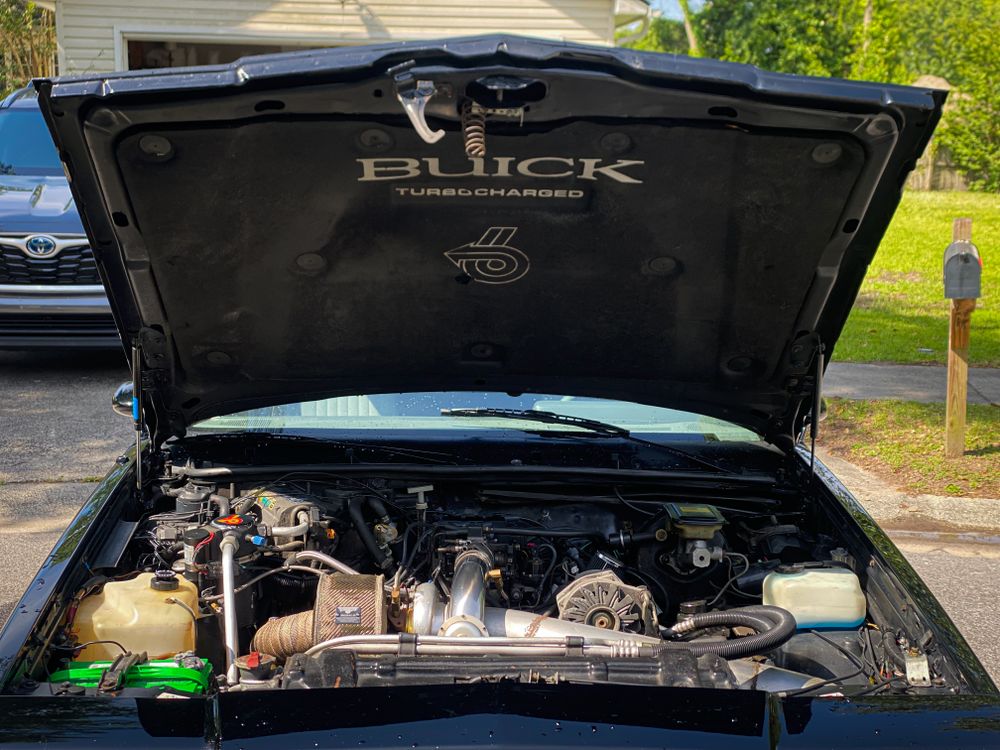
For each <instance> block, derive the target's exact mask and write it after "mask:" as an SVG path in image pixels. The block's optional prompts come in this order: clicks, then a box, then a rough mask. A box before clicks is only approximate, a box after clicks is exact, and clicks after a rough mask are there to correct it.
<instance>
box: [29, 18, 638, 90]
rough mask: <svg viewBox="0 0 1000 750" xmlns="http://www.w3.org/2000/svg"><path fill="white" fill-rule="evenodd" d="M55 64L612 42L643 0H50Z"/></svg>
mask: <svg viewBox="0 0 1000 750" xmlns="http://www.w3.org/2000/svg"><path fill="white" fill-rule="evenodd" d="M39 5H42V6H44V7H47V8H50V9H51V10H53V11H54V12H55V20H56V36H57V41H58V69H59V73H60V74H69V73H94V72H105V71H116V70H137V69H142V68H165V67H179V66H184V65H211V64H218V63H227V62H232V61H233V60H236V59H238V58H240V57H243V56H246V55H254V54H263V53H268V52H282V51H289V50H296V49H303V48H309V47H335V46H341V45H348V44H366V43H372V42H387V41H409V40H419V39H431V38H436V37H444V36H465V35H470V34H485V33H490V32H505V33H511V34H523V35H527V36H537V37H545V38H549V39H559V40H563V41H572V42H585V43H590V44H601V45H612V44H614V43H615V32H616V30H618V29H622V28H626V27H627V28H629V30H630V31H635V33H641V32H642V31H644V30H645V25H646V24H647V23H648V20H649V16H650V7H649V4H648V2H647V0H479V1H478V2H477V1H476V0H48V2H40V3H39Z"/></svg>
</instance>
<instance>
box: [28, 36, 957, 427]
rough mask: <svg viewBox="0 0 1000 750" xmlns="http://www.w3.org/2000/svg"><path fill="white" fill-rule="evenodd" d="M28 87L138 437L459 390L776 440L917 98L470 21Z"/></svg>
mask: <svg viewBox="0 0 1000 750" xmlns="http://www.w3.org/2000/svg"><path fill="white" fill-rule="evenodd" d="M36 86H37V88H38V90H39V93H40V98H41V106H42V109H43V111H44V113H45V115H46V118H47V120H48V122H49V124H50V127H51V129H52V131H53V134H54V137H55V139H56V141H57V145H58V146H59V148H60V150H61V152H62V154H63V156H64V159H65V160H66V162H67V167H68V170H69V173H70V174H71V176H72V186H73V190H74V194H75V196H76V198H77V202H78V205H79V206H80V207H81V212H82V213H83V215H84V221H85V224H86V225H87V230H88V233H89V234H90V237H91V240H92V242H93V247H94V253H95V256H96V257H97V260H98V263H99V265H100V268H101V270H102V273H103V274H104V279H105V283H106V285H107V287H108V291H109V295H110V297H111V300H112V305H113V308H114V311H115V315H116V317H117V320H118V324H119V327H120V329H121V334H122V337H123V340H125V341H126V342H132V343H135V344H138V345H139V347H140V348H141V362H142V370H143V374H142V378H143V383H144V385H145V397H144V412H145V416H146V420H147V422H149V423H150V426H151V428H152V429H153V434H154V436H155V437H157V438H161V439H162V438H164V437H167V436H169V435H171V434H178V433H181V432H183V430H184V428H185V427H186V425H188V424H190V423H192V422H193V421H197V420H199V419H203V418H205V417H208V416H211V415H215V414H220V413H226V412H233V411H236V410H240V409H246V408H252V407H258V406H264V405H267V404H273V403H280V402H289V401H298V400H306V399H313V398H320V397H325V396H333V395H342V394H356V393H378V392H396V391H417V390H422V391H426V390H470V389H471V390H492V391H504V392H543V393H566V394H573V395H581V396H582V395H589V396H599V397H609V398H621V399H628V400H632V401H639V402H645V403H649V404H657V405H667V406H674V407H680V408H686V409H689V410H692V411H698V412H703V413H707V414H712V415H715V416H719V417H722V418H725V419H729V420H731V421H733V422H737V423H740V424H742V425H745V426H748V427H751V428H753V429H755V430H757V431H758V432H760V433H762V434H764V435H766V436H769V437H771V438H772V439H778V438H784V439H787V438H788V437H789V436H791V435H793V434H795V432H796V431H797V430H798V429H799V427H800V426H801V423H802V419H803V415H804V414H805V412H806V411H807V410H808V408H807V406H805V404H807V403H808V400H809V398H810V394H811V391H812V388H813V381H814V378H813V375H814V373H815V366H814V362H815V361H817V360H816V359H815V357H816V352H817V350H818V346H820V345H824V346H825V347H826V352H827V355H829V354H830V353H831V350H832V347H833V344H834V342H835V341H836V339H837V336H838V335H839V333H840V330H841V328H842V326H843V323H844V320H845V319H846V317H847V314H848V312H849V310H850V307H851V304H852V302H853V300H854V298H855V296H856V294H857V291H858V287H859V285H860V283H861V280H862V278H863V276H864V273H865V269H866V267H867V265H868V263H869V262H870V260H871V258H872V255H873V254H874V252H875V250H876V248H877V246H878V243H879V240H880V238H881V237H882V234H883V232H884V231H885V229H886V226H887V225H888V223H889V220H890V218H891V216H892V213H893V210H894V208H895V206H896V204H897V202H898V200H899V195H900V190H901V185H902V184H903V182H904V180H905V178H906V176H907V174H908V172H909V171H910V170H911V169H912V168H913V166H914V162H915V161H916V159H917V158H918V157H919V156H920V154H921V152H922V150H923V148H924V146H925V145H926V143H927V141H928V139H929V137H930V135H931V132H932V131H933V129H934V126H935V124H936V122H937V120H938V117H939V115H940V111H941V105H942V103H943V101H944V96H945V94H944V93H943V92H938V91H931V90H923V89H914V88H908V87H898V86H883V85H879V84H871V83H858V82H846V81H839V80H829V79H814V78H805V77H797V76H786V75H775V74H768V73H763V72H761V71H759V70H757V69H756V68H753V67H748V66H742V65H733V64H726V63H719V62H714V61H709V60H697V59H690V58H684V57H674V56H668V55H657V54H644V53H637V52H633V51H631V50H624V49H604V48H595V47H585V46H578V45H570V44H559V43H551V42H545V41H538V40H529V39H522V38H517V37H497V36H493V37H481V38H470V39H460V40H446V41H439V42H420V43H406V44H390V45H381V46H372V47H354V48H340V49H330V50H318V51H309V52H302V53H293V54H284V55H273V56H267V57H258V58H248V59H245V60H242V61H239V62H237V63H234V64H233V65H229V66H221V67H211V68H191V69H178V70H172V71H169V72H153V71H143V72H136V73H123V74H116V75H93V76H82V77H74V78H61V79H56V80H53V81H48V80H41V81H38V82H36ZM427 90H433V91H434V92H435V93H434V96H433V97H432V98H431V99H430V100H429V101H428V102H427V110H426V119H427V122H428V126H429V129H430V130H434V131H441V134H442V135H443V137H441V138H440V140H438V141H437V142H435V143H428V142H426V141H425V140H424V139H422V138H421V137H420V136H419V135H418V133H417V131H416V130H415V128H414V125H413V124H412V123H411V121H410V120H409V119H408V118H407V116H406V114H405V113H404V109H403V106H402V104H401V101H408V102H410V103H417V102H419V100H420V96H419V93H420V92H421V91H427ZM400 96H401V97H402V100H401V99H400ZM471 101H475V102H477V103H478V104H479V105H481V106H484V107H488V108H492V109H493V110H494V111H493V112H491V113H490V114H489V116H488V117H487V118H486V126H485V148H486V155H485V157H480V158H474V159H470V158H469V157H467V155H466V146H475V145H476V138H477V135H478V133H477V122H476V121H475V118H474V117H469V118H466V121H465V122H464V123H463V122H461V121H460V117H459V112H460V109H461V108H462V106H463V104H464V103H467V102H471ZM498 110H503V111H498ZM463 124H464V125H465V130H464V133H463Z"/></svg>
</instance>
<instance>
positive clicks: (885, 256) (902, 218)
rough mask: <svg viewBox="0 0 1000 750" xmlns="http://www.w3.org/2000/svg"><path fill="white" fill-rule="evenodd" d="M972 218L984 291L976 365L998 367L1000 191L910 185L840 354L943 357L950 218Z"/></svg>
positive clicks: (873, 358)
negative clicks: (944, 263)
mask: <svg viewBox="0 0 1000 750" xmlns="http://www.w3.org/2000/svg"><path fill="white" fill-rule="evenodd" d="M962 216H971V217H972V241H973V242H974V243H975V244H976V246H977V247H978V248H979V252H980V254H981V255H982V256H983V260H984V262H983V297H982V298H981V299H980V300H979V304H978V306H977V308H976V311H975V313H973V315H972V335H971V339H970V342H971V343H970V347H969V363H970V364H971V365H974V366H975V365H981V366H993V367H1000V305H998V296H1000V195H996V194H988V193H941V192H915V191H910V192H907V193H905V194H904V195H903V201H902V203H900V205H899V209H898V210H897V212H896V216H895V218H894V219H893V222H892V225H891V226H890V227H889V231H888V232H886V235H885V239H883V241H882V245H881V246H880V247H879V249H878V252H877V253H876V254H875V259H874V260H873V261H872V264H871V266H870V267H869V269H868V275H867V277H866V278H865V282H864V285H863V286H862V288H861V294H860V295H859V296H858V299H857V302H855V304H854V310H853V312H852V313H851V317H850V318H848V321H847V325H846V327H845V328H844V332H843V334H842V336H841V338H840V341H839V342H838V343H837V347H836V351H835V353H834V358H835V359H836V360H839V361H851V362H904V363H918V364H924V363H927V364H933V363H944V362H945V361H946V358H947V350H948V309H949V303H948V301H947V300H945V299H944V298H943V295H944V289H943V286H942V281H941V263H942V255H943V252H944V249H945V247H946V246H947V245H948V243H949V242H950V241H951V224H952V220H953V219H956V218H959V217H962Z"/></svg>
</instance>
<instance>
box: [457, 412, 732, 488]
mask: <svg viewBox="0 0 1000 750" xmlns="http://www.w3.org/2000/svg"><path fill="white" fill-rule="evenodd" d="M441 416H443V417H492V418H496V419H513V420H518V419H520V420H523V421H528V422H541V423H543V424H559V425H566V426H568V427H579V428H580V429H583V430H588V431H590V432H594V433H596V434H598V435H604V436H606V437H615V438H620V439H622V440H628V441H629V442H632V443H636V444H637V445H645V446H649V447H651V448H656V449H658V450H660V451H663V452H664V453H670V454H672V455H674V456H677V457H679V458H683V459H684V460H685V461H689V462H692V463H696V464H700V465H701V466H704V467H705V468H708V469H711V470H712V471H719V472H723V473H725V474H736V473H738V472H736V471H734V470H733V469H727V468H726V467H724V466H719V465H718V464H716V463H712V462H711V461H708V460H706V459H704V458H701V457H700V456H697V455H695V454H694V453H691V452H689V451H686V450H682V449H680V448H675V447H673V446H672V445H664V444H663V443H657V442H655V441H653V440H644V439H643V438H639V437H636V436H635V435H633V434H632V433H631V432H629V431H628V430H626V429H625V428H624V427H619V426H618V425H614V424H609V423H608V422H600V421H598V420H596V419H585V418H584V417H572V416H569V415H568V414H556V413H555V412H553V411H541V410H536V409H495V408H490V407H482V408H460V409H442V410H441ZM539 434H544V433H539Z"/></svg>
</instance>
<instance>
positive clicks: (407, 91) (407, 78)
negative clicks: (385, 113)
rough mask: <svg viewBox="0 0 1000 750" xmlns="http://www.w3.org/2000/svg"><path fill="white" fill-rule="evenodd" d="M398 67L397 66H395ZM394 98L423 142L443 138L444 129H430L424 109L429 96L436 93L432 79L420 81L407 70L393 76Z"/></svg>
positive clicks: (436, 140) (435, 141)
mask: <svg viewBox="0 0 1000 750" xmlns="http://www.w3.org/2000/svg"><path fill="white" fill-rule="evenodd" d="M397 69H398V68H397ZM395 84H396V98H397V99H399V103H400V104H402V105H403V111H404V112H406V116H407V117H409V118H410V124H411V125H413V129H414V130H416V131H417V135H419V136H420V137H421V138H422V139H423V140H424V142H426V143H437V142H438V141H440V140H441V139H442V138H444V134H445V131H443V130H431V129H430V126H429V125H428V124H427V118H426V117H425V115H424V110H426V108H427V102H429V101H430V100H431V97H432V96H434V95H435V94H436V93H438V89H437V87H436V86H435V85H434V81H421V80H418V79H417V78H415V77H414V75H413V74H412V73H410V72H409V71H407V70H404V71H402V72H400V73H399V74H398V75H396V77H395Z"/></svg>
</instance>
